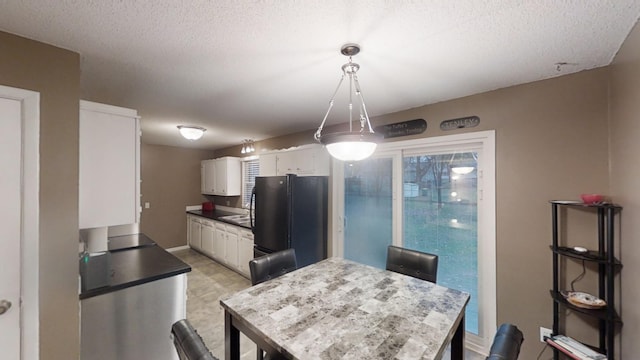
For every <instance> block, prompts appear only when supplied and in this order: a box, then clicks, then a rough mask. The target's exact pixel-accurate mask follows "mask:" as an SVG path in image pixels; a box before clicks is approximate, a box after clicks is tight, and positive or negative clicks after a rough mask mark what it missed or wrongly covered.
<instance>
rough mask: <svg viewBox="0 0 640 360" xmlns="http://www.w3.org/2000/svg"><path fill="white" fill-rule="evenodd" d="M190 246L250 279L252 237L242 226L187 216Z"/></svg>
mask: <svg viewBox="0 0 640 360" xmlns="http://www.w3.org/2000/svg"><path fill="white" fill-rule="evenodd" d="M187 223H188V227H187V239H188V242H189V246H190V247H191V248H193V249H195V250H197V251H199V252H201V253H203V254H205V255H207V256H208V257H210V258H212V259H214V260H216V261H217V262H219V263H221V264H223V265H225V266H227V267H229V268H230V269H232V270H234V271H236V272H238V273H240V274H242V275H243V276H245V277H247V278H249V277H250V273H249V261H251V259H253V234H252V233H251V231H250V230H248V229H246V228H243V227H241V226H235V225H231V224H227V223H224V222H221V221H215V220H210V219H207V218H203V217H200V216H195V215H187Z"/></svg>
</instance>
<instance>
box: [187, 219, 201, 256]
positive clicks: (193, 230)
mask: <svg viewBox="0 0 640 360" xmlns="http://www.w3.org/2000/svg"><path fill="white" fill-rule="evenodd" d="M189 246H190V247H191V248H193V249H196V250H202V223H201V222H200V218H199V217H198V216H189Z"/></svg>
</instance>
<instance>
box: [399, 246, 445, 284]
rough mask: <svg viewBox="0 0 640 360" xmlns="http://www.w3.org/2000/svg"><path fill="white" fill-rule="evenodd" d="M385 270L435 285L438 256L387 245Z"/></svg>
mask: <svg viewBox="0 0 640 360" xmlns="http://www.w3.org/2000/svg"><path fill="white" fill-rule="evenodd" d="M387 270H390V271H394V272H397V273H400V274H404V275H409V276H413V277H415V278H418V279H422V280H426V281H430V282H432V283H435V282H436V277H437V275H438V255H434V254H429V253H425V252H421V251H417V250H410V249H405V248H401V247H398V246H393V245H389V248H388V249H387Z"/></svg>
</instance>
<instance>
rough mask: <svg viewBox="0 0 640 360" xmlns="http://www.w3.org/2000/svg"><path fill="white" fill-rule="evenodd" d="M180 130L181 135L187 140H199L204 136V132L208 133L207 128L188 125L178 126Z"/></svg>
mask: <svg viewBox="0 0 640 360" xmlns="http://www.w3.org/2000/svg"><path fill="white" fill-rule="evenodd" d="M178 130H180V135H182V137H183V138H185V139H187V140H193V141H195V140H198V139H200V138H201V137H202V135H204V132H205V131H207V129H205V128H201V127H199V126H186V125H178Z"/></svg>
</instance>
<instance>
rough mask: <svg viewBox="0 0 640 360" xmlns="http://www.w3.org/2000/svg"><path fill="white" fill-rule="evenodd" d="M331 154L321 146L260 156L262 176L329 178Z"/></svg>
mask: <svg viewBox="0 0 640 360" xmlns="http://www.w3.org/2000/svg"><path fill="white" fill-rule="evenodd" d="M329 167H330V158H329V153H328V152H327V151H326V150H325V149H324V147H323V146H320V145H305V146H299V147H297V148H293V149H288V150H282V151H275V152H271V153H266V154H260V176H283V175H286V174H296V175H298V176H329Z"/></svg>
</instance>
